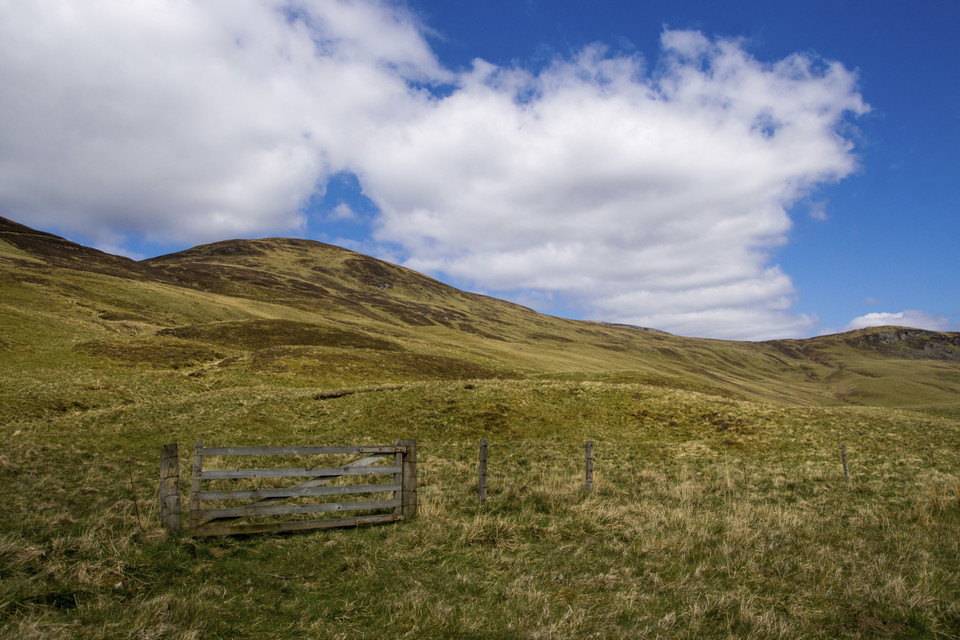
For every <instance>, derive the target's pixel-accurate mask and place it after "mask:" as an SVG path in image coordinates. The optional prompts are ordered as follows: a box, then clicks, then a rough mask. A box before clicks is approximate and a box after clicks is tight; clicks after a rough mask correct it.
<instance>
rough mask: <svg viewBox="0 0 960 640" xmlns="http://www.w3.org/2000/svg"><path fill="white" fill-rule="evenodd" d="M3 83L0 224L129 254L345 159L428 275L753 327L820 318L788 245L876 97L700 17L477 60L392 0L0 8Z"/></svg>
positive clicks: (281, 194) (703, 331)
mask: <svg viewBox="0 0 960 640" xmlns="http://www.w3.org/2000/svg"><path fill="white" fill-rule="evenodd" d="M0 82H3V86H4V91H3V92H0V142H2V144H0V213H2V214H3V215H7V216H9V217H14V218H18V219H22V220H24V221H27V222H31V223H34V224H38V225H55V226H57V227H59V228H62V229H65V230H71V229H73V230H76V231H78V232H81V231H82V232H85V233H93V234H94V235H97V236H98V237H100V238H101V242H102V243H103V244H104V245H106V244H110V245H111V246H118V245H122V244H123V242H122V237H123V235H124V234H127V235H131V234H132V235H137V236H144V237H148V238H153V239H156V240H157V241H176V242H190V243H194V242H202V241H210V240H215V239H220V238H224V237H234V236H237V235H244V234H257V233H267V232H269V233H275V232H282V231H285V230H300V229H302V228H303V227H304V218H303V214H302V213H301V208H302V205H303V204H304V203H305V202H306V201H307V200H308V199H309V197H310V196H311V194H312V193H313V192H314V191H315V189H316V186H317V185H318V184H319V185H321V186H322V185H323V184H324V183H325V181H326V180H327V178H328V177H329V176H331V175H334V174H336V173H338V172H342V171H348V172H353V173H355V174H356V175H357V176H358V178H359V180H360V181H361V184H362V188H363V191H364V193H365V194H366V195H367V196H369V197H370V198H371V199H372V200H373V201H374V202H375V203H376V205H377V206H378V207H379V209H380V213H379V220H378V221H377V222H376V225H375V226H376V228H377V230H378V231H377V236H376V239H377V240H378V241H380V242H381V243H384V247H385V249H384V251H392V252H395V253H394V254H393V255H395V256H397V257H398V258H399V259H401V260H403V261H404V262H405V263H406V264H407V265H409V266H411V267H413V268H417V269H421V270H424V271H427V272H429V273H432V274H445V275H446V276H447V277H449V278H451V279H454V280H455V281H457V282H459V283H462V284H464V285H468V286H471V287H476V288H482V289H484V290H487V291H489V292H491V293H497V292H503V291H526V292H528V293H527V294H525V295H537V296H542V298H543V299H555V300H562V301H563V302H562V304H564V305H567V306H576V307H579V308H580V309H583V310H584V312H585V313H586V314H588V315H591V316H593V317H595V318H599V319H604V320H610V321H617V322H627V323H631V324H639V325H646V326H653V327H657V328H661V329H666V330H669V331H675V332H679V333H686V334H696V335H709V336H716V337H737V338H769V337H779V336H788V335H798V334H802V333H805V332H808V331H811V330H813V328H814V327H815V325H816V319H815V318H812V317H809V316H805V315H798V314H795V313H793V312H791V305H792V304H793V299H794V295H795V293H794V288H793V284H792V282H791V279H790V277H789V275H788V274H786V273H784V272H783V271H782V270H781V269H780V268H779V267H778V266H777V265H776V263H775V261H774V259H773V258H772V256H773V254H774V252H775V251H776V249H777V247H779V246H781V245H782V244H783V243H784V242H786V240H787V234H788V232H789V229H790V225H791V223H790V219H789V217H788V215H787V210H788V209H789V208H790V207H791V206H792V205H793V204H794V203H796V202H797V201H798V200H799V199H800V198H804V197H807V196H808V194H809V193H810V192H811V191H812V190H813V189H815V188H816V187H817V185H819V184H822V183H824V182H829V181H835V180H839V179H841V178H843V177H844V176H846V175H848V174H849V173H850V172H851V171H853V170H854V168H855V165H856V162H855V158H854V156H853V154H852V145H851V143H850V141H849V140H847V139H845V138H844V137H843V136H842V131H843V126H842V125H843V124H844V121H845V119H846V118H847V117H848V116H849V115H851V114H861V113H864V112H865V111H866V110H867V107H866V105H865V104H864V102H863V100H862V99H861V97H860V95H859V93H858V91H857V87H856V77H855V75H854V74H853V73H851V72H850V71H848V70H846V69H845V68H844V67H843V66H842V65H840V64H839V63H833V62H826V61H822V60H814V59H811V58H809V57H807V56H804V55H793V56H790V57H788V58H785V59H784V60H780V61H775V62H761V61H758V60H756V59H754V58H753V57H751V56H750V54H749V53H748V52H747V51H745V49H744V47H743V46H742V44H741V43H740V42H738V41H733V40H711V39H709V38H707V37H705V36H704V35H702V34H700V33H698V32H691V31H666V32H664V34H663V38H662V56H661V58H660V59H659V60H657V61H654V62H653V63H650V62H648V61H645V60H643V59H640V58H639V57H629V56H622V55H611V54H609V53H608V52H607V51H605V50H604V48H603V47H602V46H593V47H588V48H586V49H584V50H583V51H581V52H579V53H578V54H577V55H575V56H574V57H572V58H558V59H556V60H555V61H554V63H553V64H552V65H549V66H548V67H547V68H546V69H544V70H543V71H541V72H538V73H531V72H530V71H527V70H526V69H523V68H520V67H500V66H495V65H492V64H490V63H487V62H485V61H483V60H477V61H475V63H474V64H473V67H472V68H471V69H468V70H467V71H465V72H462V73H459V74H455V73H453V72H451V71H449V70H447V69H444V68H443V67H442V65H441V64H440V63H439V61H438V60H437V59H436V56H435V55H434V53H433V52H432V50H431V49H430V46H429V44H428V42H427V39H426V37H425V30H424V27H423V26H422V25H421V24H420V23H419V22H418V21H417V19H416V17H415V16H413V15H412V14H410V13H409V12H408V11H406V10H404V9H402V8H400V7H399V5H397V4H395V3H388V2H378V1H374V0H369V1H366V0H356V1H348V0H338V1H336V2H323V3H309V4H308V3H302V2H292V1H291V2H283V1H281V0H263V1H255V0H237V1H232V2H208V3H161V2H145V3H116V2H106V1H105V0H104V1H100V2H84V3H82V5H81V4H80V3H76V4H73V3H69V2H68V3H60V2H52V1H47V0H38V1H37V2H31V3H2V4H0ZM441 87H442V88H443V90H442V91H437V90H435V89H438V88H441ZM532 292H540V293H539V294H537V293H532Z"/></svg>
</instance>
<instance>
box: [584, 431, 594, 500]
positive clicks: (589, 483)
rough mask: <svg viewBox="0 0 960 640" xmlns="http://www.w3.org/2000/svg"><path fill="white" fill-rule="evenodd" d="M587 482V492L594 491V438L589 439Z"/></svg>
mask: <svg viewBox="0 0 960 640" xmlns="http://www.w3.org/2000/svg"><path fill="white" fill-rule="evenodd" d="M586 458H587V459H586V484H585V487H584V488H585V489H586V491H587V493H591V492H593V440H587V452H586Z"/></svg>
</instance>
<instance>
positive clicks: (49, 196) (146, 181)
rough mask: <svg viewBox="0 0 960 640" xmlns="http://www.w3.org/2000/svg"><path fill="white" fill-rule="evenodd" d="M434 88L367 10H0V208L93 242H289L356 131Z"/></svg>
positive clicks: (10, 6)
mask: <svg viewBox="0 0 960 640" xmlns="http://www.w3.org/2000/svg"><path fill="white" fill-rule="evenodd" d="M444 77H447V74H446V72H444V71H442V70H441V69H440V67H439V65H438V64H437V62H436V60H435V58H434V57H433V54H432V52H431V51H430V50H429V47H428V46H427V44H426V43H425V41H424V40H423V38H422V37H421V35H420V32H419V31H418V29H417V27H416V25H415V24H414V23H413V22H412V21H411V19H410V18H409V16H408V15H407V14H405V13H403V12H401V11H400V10H398V9H396V8H393V7H392V5H386V4H382V3H378V2H343V1H334V2H324V3H305V2H304V3H301V2H281V1H279V0H273V1H270V0H264V1H256V0H230V1H226V0H221V1H210V2H203V3H194V2H170V1H166V0H145V1H143V2H125V1H122V0H99V1H83V2H80V1H76V2H53V1H50V0H37V1H36V2H29V3H22V2H10V1H4V2H0V82H2V83H3V87H4V89H3V91H2V92H0V123H2V124H0V211H2V213H3V214H4V215H8V216H10V217H14V218H17V219H21V220H25V221H29V222H33V223H35V224H45V225H56V226H59V227H60V228H63V229H65V230H74V231H79V232H87V233H92V234H94V235H96V236H97V237H98V238H99V240H100V242H101V243H102V244H111V243H116V242H117V236H118V235H119V234H135V235H144V236H148V237H153V238H156V239H158V240H164V241H179V242H198V241H210V240H216V239H222V238H224V237H230V236H233V235H237V234H256V233H262V232H266V231H275V230H283V231H289V230H291V229H296V228H298V227H299V226H301V225H302V224H303V220H302V216H301V214H300V213H299V208H300V205H301V204H302V203H303V202H304V201H305V200H306V199H307V198H308V197H309V196H310V195H311V194H312V193H313V192H314V191H315V189H316V188H317V185H318V184H320V185H322V184H323V183H324V182H325V178H326V177H327V176H328V175H329V173H330V171H331V167H332V166H335V165H336V166H339V165H342V164H343V161H344V150H345V149H346V148H348V147H349V146H350V144H351V142H352V140H351V137H352V136H353V135H355V132H359V131H363V130H364V129H365V128H369V126H370V123H371V122H377V121H379V120H381V119H382V118H383V117H385V115H386V114H389V113H391V112H392V110H393V109H394V105H395V104H396V103H397V102H400V103H402V102H404V101H406V100H407V96H408V94H409V93H410V89H409V88H408V86H407V80H408V79H417V80H421V79H425V78H444Z"/></svg>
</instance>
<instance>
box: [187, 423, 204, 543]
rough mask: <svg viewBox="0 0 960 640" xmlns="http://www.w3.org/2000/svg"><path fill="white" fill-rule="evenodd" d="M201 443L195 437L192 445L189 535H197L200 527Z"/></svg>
mask: <svg viewBox="0 0 960 640" xmlns="http://www.w3.org/2000/svg"><path fill="white" fill-rule="evenodd" d="M202 451H203V443H202V442H200V439H199V438H197V443H196V444H195V445H194V446H193V466H192V468H191V473H190V518H189V522H188V525H189V528H190V535H191V536H195V535H197V530H198V529H199V528H200V516H199V513H200V473H201V472H202V471H203V453H202Z"/></svg>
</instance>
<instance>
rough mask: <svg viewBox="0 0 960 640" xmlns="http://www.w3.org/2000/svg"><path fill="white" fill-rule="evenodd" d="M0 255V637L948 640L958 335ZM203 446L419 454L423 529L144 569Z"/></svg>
mask: <svg viewBox="0 0 960 640" xmlns="http://www.w3.org/2000/svg"><path fill="white" fill-rule="evenodd" d="M0 222H3V221H2V220H0ZM0 232H2V234H6V235H2V234H0V235H2V237H0V397H2V398H3V402H2V403H0V437H2V440H3V443H4V446H3V449H2V450H0V480H2V482H0V637H3V638H196V639H206V638H234V637H238V638H393V637H398V638H403V637H409V638H450V637H456V638H530V639H533V638H623V637H639V638H878V637H879V638H883V637H889V638H911V637H913V638H958V637H960V572H958V570H957V568H958V566H960V533H958V532H960V399H958V398H960V396H958V390H960V365H958V361H957V356H958V354H960V350H958V348H957V347H956V342H957V336H956V334H931V333H924V334H913V333H910V332H904V331H902V330H876V331H866V332H857V333H855V334H845V335H843V336H830V337H824V338H817V339H813V340H810V341H781V342H777V343H731V342H721V341H710V340H694V339H689V338H680V337H676V336H669V335H667V334H662V333H659V332H655V331H642V330H638V329H635V328H629V327H619V326H614V325H603V324H599V323H577V322H573V321H568V320H560V319H556V318H548V317H546V316H540V315H538V314H534V313H533V312H531V311H529V310H526V309H523V308H522V307H517V306H516V305H509V304H507V303H503V302H500V301H493V300H490V299H484V298H482V297H480V296H470V295H468V294H463V293H461V292H456V291H454V290H450V289H449V288H445V287H444V286H443V285H440V284H439V283H434V282H433V281H429V280H428V279H426V278H423V277H422V276H418V275H416V274H412V272H407V271H405V270H402V269H399V268H398V267H392V266H384V265H383V264H382V263H377V262H375V261H372V260H371V259H368V258H363V257H360V256H358V255H357V254H350V253H349V252H343V251H342V250H335V249H333V248H323V249H314V248H312V247H311V246H308V245H304V244H303V243H301V242H295V241H290V242H287V241H262V242H259V243H253V244H247V243H242V242H239V243H237V242H234V243H224V244H221V245H210V246H208V247H201V248H198V249H196V250H192V251H191V252H187V253H186V254H184V255H179V256H174V257H167V258H165V259H161V260H158V261H151V264H152V265H153V266H150V265H144V264H142V263H139V264H138V263H129V261H127V262H124V260H123V259H120V258H115V257H104V256H102V255H97V254H95V253H93V252H92V251H91V250H85V249H83V248H82V247H77V246H75V245H70V244H69V243H65V241H61V240H58V239H51V238H48V237H45V236H41V235H37V234H30V233H29V232H24V231H22V229H20V228H18V227H15V226H10V228H9V230H7V231H4V228H3V226H2V225H0ZM3 238H6V239H7V240H9V243H7V242H6V241H4V240H3ZM156 269H161V271H157V270H156ZM198 438H202V439H203V441H204V443H205V444H208V445H336V444H391V443H392V442H393V441H394V440H396V439H397V438H416V439H417V441H418V451H419V454H418V455H419V501H420V511H419V514H418V516H417V517H416V518H413V519H411V520H409V521H406V522H402V523H398V524H396V525H387V526H380V527H369V528H362V529H355V530H329V531H318V532H312V533H303V534H292V535H271V536H248V537H226V538H208V539H207V538H205V539H191V538H187V537H172V536H169V535H168V534H167V533H165V532H164V531H163V530H162V529H161V527H160V522H159V516H158V507H157V500H156V497H157V487H158V472H159V454H160V447H161V445H162V444H163V443H166V442H178V443H179V444H180V448H181V477H182V479H183V481H182V484H181V487H182V492H183V494H184V498H186V493H187V487H188V483H187V482H186V478H187V477H188V475H189V473H188V471H189V469H188V464H189V456H188V454H189V450H190V447H191V446H192V444H193V442H194V441H195V440H196V439H198ZM481 438H485V439H488V440H489V442H490V448H489V463H488V464H489V500H488V503H487V504H486V505H485V506H481V505H480V504H479V503H478V499H477V493H476V488H477V487H476V473H477V453H478V441H479V440H480V439H481ZM588 439H589V440H593V441H594V442H595V448H594V457H595V460H594V472H595V490H594V491H593V492H592V493H590V494H587V493H585V492H584V488H583V484H584V475H583V474H584V442H585V441H586V440H588ZM841 444H843V445H846V449H847V453H848V460H849V468H850V476H851V478H850V482H849V483H848V482H847V481H846V480H845V478H844V474H843V469H842V466H841V460H840V446H841ZM184 505H186V500H185V499H184Z"/></svg>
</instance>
